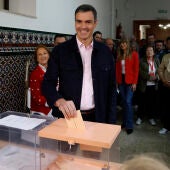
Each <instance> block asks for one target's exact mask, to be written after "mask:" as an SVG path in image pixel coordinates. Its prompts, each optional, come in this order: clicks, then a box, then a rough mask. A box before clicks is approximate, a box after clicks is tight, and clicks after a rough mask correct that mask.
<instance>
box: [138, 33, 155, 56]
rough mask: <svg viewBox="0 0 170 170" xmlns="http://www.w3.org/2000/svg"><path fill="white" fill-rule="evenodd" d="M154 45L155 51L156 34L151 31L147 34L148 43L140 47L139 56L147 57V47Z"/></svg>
mask: <svg viewBox="0 0 170 170" xmlns="http://www.w3.org/2000/svg"><path fill="white" fill-rule="evenodd" d="M148 45H149V46H152V47H153V49H154V51H155V34H153V33H151V34H149V35H148V36H147V43H146V44H144V45H143V46H142V47H141V48H140V49H139V57H140V58H142V57H145V52H146V47H147V46H148Z"/></svg>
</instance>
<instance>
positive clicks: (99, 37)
mask: <svg viewBox="0 0 170 170" xmlns="http://www.w3.org/2000/svg"><path fill="white" fill-rule="evenodd" d="M93 39H94V40H96V41H98V42H103V39H102V33H101V32H100V31H95V32H94V33H93Z"/></svg>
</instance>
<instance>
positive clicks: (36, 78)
mask: <svg viewBox="0 0 170 170" xmlns="http://www.w3.org/2000/svg"><path fill="white" fill-rule="evenodd" d="M49 57H50V51H49V49H48V48H47V47H46V46H44V45H39V46H37V48H36V50H35V60H36V62H37V64H38V65H37V67H36V68H35V69H34V70H33V71H32V73H31V75H30V84H29V85H30V89H31V113H32V114H40V115H48V116H50V115H51V112H52V111H51V108H49V106H48V104H47V101H46V98H45V97H44V96H43V94H42V90H41V85H42V81H43V78H44V74H45V72H46V69H47V63H48V60H49Z"/></svg>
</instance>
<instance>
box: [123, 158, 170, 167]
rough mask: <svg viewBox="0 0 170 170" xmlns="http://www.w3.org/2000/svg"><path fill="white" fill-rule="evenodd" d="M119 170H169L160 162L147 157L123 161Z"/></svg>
mask: <svg viewBox="0 0 170 170" xmlns="http://www.w3.org/2000/svg"><path fill="white" fill-rule="evenodd" d="M120 170H170V169H169V168H168V166H167V165H166V164H165V163H164V162H163V161H161V160H159V159H156V158H154V157H151V156H149V155H137V156H135V157H133V158H131V159H129V160H127V161H125V162H124V163H123V164H122V166H121V167H120Z"/></svg>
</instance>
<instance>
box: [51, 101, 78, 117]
mask: <svg viewBox="0 0 170 170" xmlns="http://www.w3.org/2000/svg"><path fill="white" fill-rule="evenodd" d="M54 105H55V106H56V107H58V109H59V110H60V111H61V112H62V113H63V115H64V117H65V118H67V119H69V118H72V117H75V116H76V107H75V105H74V103H73V101H72V100H68V101H67V100H65V99H63V98H61V99H58V100H57V101H56V102H55V104H54Z"/></svg>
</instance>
